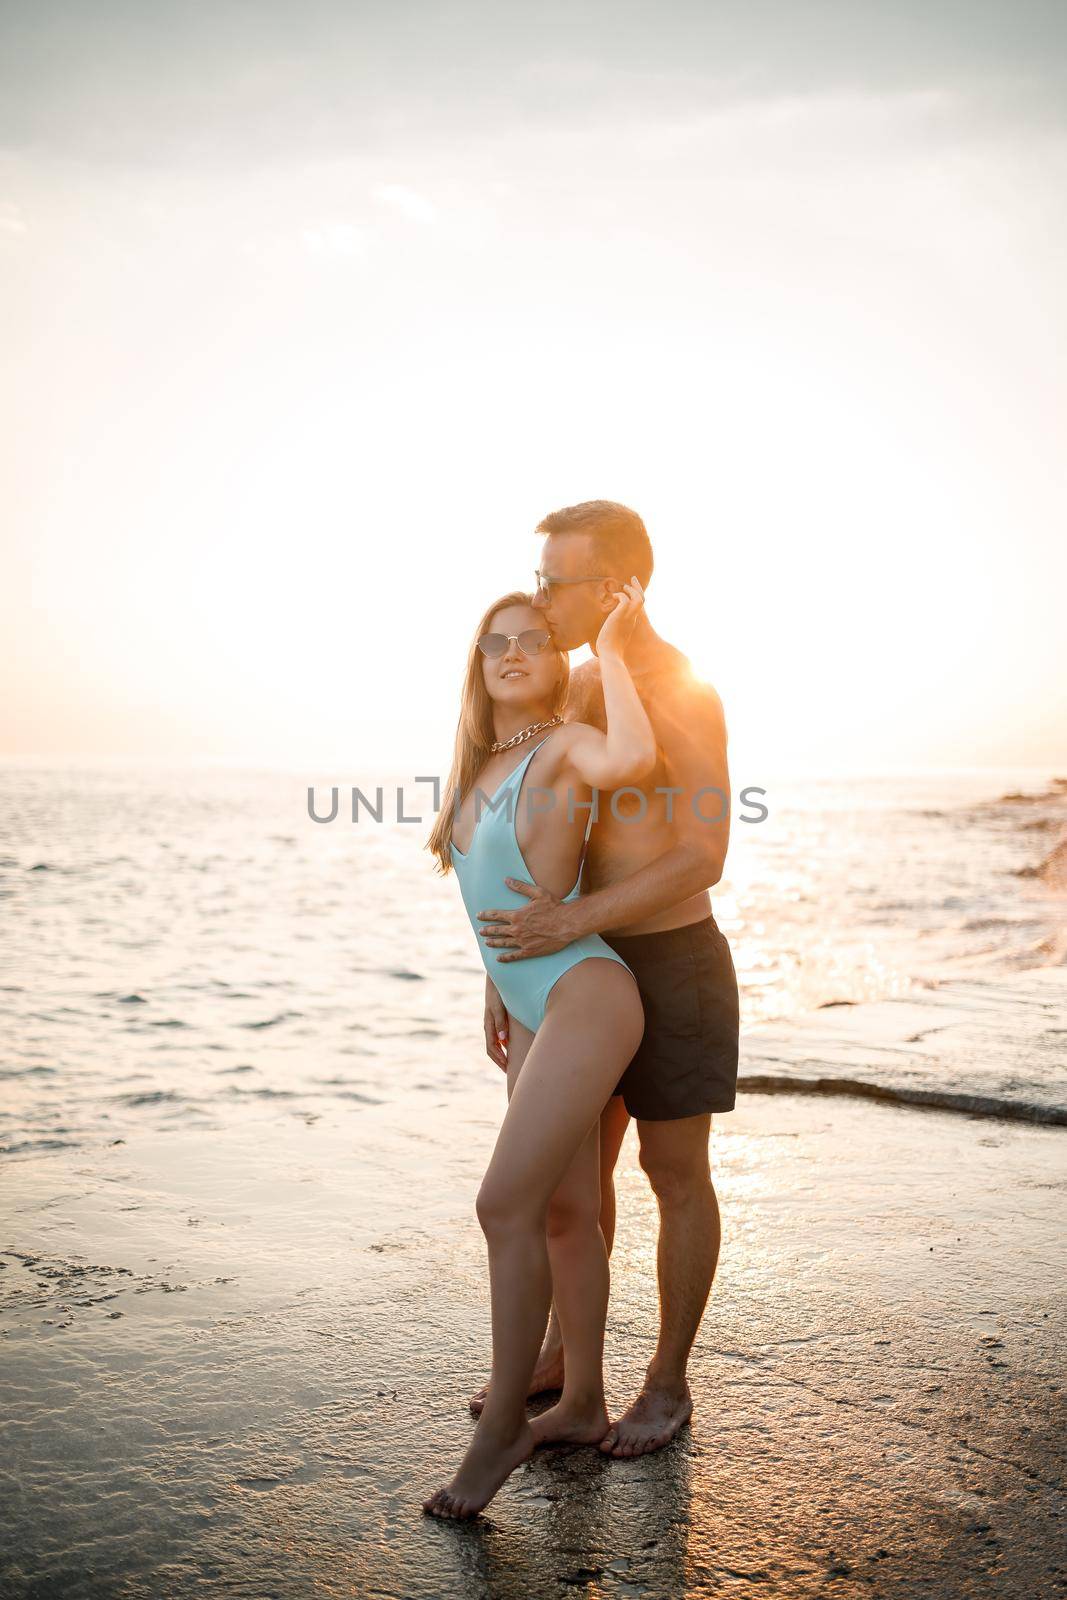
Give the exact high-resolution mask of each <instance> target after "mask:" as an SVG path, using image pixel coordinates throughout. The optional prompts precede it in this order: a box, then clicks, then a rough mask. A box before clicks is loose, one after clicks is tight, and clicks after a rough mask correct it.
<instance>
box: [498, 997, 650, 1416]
mask: <svg viewBox="0 0 1067 1600" xmlns="http://www.w3.org/2000/svg"><path fill="white" fill-rule="evenodd" d="M533 1038H534V1035H533V1034H532V1033H531V1032H530V1031H529V1029H528V1028H524V1027H523V1026H522V1024H521V1023H519V1024H518V1030H516V1025H515V1019H514V1018H512V1019H511V1028H510V1031H509V1039H510V1046H509V1050H508V1092H509V1094H510V1092H511V1088H512V1087H513V1084H514V1082H515V1081H516V1079H517V1073H516V1074H515V1076H514V1077H513V1076H512V1066H513V1062H515V1059H516V1056H518V1061H517V1065H518V1068H519V1070H521V1067H522V1062H523V1061H524V1060H525V1058H526V1052H527V1050H528V1049H529V1048H530V1045H531V1044H532V1043H533ZM629 1125H630V1113H629V1112H628V1111H627V1109H626V1107H625V1106H624V1105H623V1102H622V1096H621V1095H612V1097H611V1099H610V1100H609V1101H608V1103H607V1105H606V1106H605V1107H604V1110H603V1112H602V1113H601V1117H600V1129H599V1135H600V1161H599V1169H600V1231H601V1233H602V1234H603V1236H604V1244H605V1246H606V1247H607V1252H608V1255H609V1256H610V1255H611V1247H612V1244H613V1243H614V1240H615V1164H616V1162H617V1161H618V1159H619V1151H620V1150H621V1149H622V1141H623V1139H624V1138H625V1136H626V1129H627V1128H628V1127H629ZM564 1181H566V1180H564ZM548 1254H549V1260H550V1261H551V1263H552V1282H553V1286H554V1285H555V1282H556V1262H555V1255H554V1253H553V1248H552V1232H551V1229H550V1230H549V1237H548ZM554 1300H555V1288H554V1287H553V1302H554ZM564 1375H565V1372H564V1361H563V1334H562V1331H561V1329H560V1325H559V1317H558V1316H557V1314H556V1306H555V1303H553V1306H552V1315H551V1317H550V1318H549V1323H548V1332H547V1333H546V1334H545V1339H544V1343H543V1345H542V1346H541V1353H540V1355H539V1356H538V1357H537V1363H536V1365H535V1367H534V1370H533V1374H532V1376H531V1378H530V1390H529V1395H528V1398H531V1399H532V1398H533V1396H534V1395H539V1394H550V1393H552V1391H553V1390H556V1389H562V1388H563V1381H564ZM488 1393H489V1385H488V1384H485V1385H484V1386H483V1387H482V1388H481V1389H479V1390H478V1392H477V1394H473V1395H471V1398H470V1400H469V1402H468V1404H469V1406H470V1409H471V1411H472V1412H473V1414H474V1415H475V1416H476V1417H477V1416H480V1415H481V1412H482V1407H483V1406H484V1405H485V1397H486V1395H487V1394H488Z"/></svg>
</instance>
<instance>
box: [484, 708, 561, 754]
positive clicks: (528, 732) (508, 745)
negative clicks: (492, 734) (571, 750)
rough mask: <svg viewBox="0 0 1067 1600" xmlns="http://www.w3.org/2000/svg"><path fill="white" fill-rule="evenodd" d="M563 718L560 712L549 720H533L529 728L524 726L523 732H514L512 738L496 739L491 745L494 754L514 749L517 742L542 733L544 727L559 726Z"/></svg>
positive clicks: (519, 742) (520, 742)
mask: <svg viewBox="0 0 1067 1600" xmlns="http://www.w3.org/2000/svg"><path fill="white" fill-rule="evenodd" d="M562 721H563V718H562V717H561V716H560V714H559V712H558V711H557V712H556V715H555V716H554V717H549V719H548V721H547V722H532V723H531V724H530V726H529V727H528V728H523V730H522V732H521V733H515V734H512V736H511V738H510V739H504V740H500V739H494V740H493V742H492V744H491V745H490V746H489V748H490V750H491V751H492V753H493V755H495V756H498V755H499V754H500V752H501V751H502V750H513V749H514V748H515V746H516V745H517V744H523V743H524V742H525V740H527V739H532V738H533V736H534V734H535V733H540V732H541V729H542V728H558V727H559V725H560V723H561V722H562Z"/></svg>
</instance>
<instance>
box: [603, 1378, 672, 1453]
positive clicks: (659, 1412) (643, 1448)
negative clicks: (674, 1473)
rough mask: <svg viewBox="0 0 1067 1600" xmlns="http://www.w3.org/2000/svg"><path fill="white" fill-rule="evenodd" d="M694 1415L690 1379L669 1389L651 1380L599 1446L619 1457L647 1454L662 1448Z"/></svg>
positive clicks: (613, 1424)
mask: <svg viewBox="0 0 1067 1600" xmlns="http://www.w3.org/2000/svg"><path fill="white" fill-rule="evenodd" d="M692 1415H693V1400H692V1396H691V1395H690V1393H689V1385H688V1384H687V1383H683V1384H682V1386H681V1388H669V1389H667V1388H654V1387H653V1386H652V1385H651V1384H649V1385H647V1386H646V1387H645V1388H644V1389H642V1390H641V1393H640V1394H639V1395H638V1397H637V1399H636V1400H635V1401H634V1403H633V1405H632V1406H631V1407H630V1409H629V1410H628V1411H626V1412H624V1413H623V1415H622V1416H621V1417H620V1418H619V1420H618V1421H617V1422H613V1423H612V1425H611V1427H610V1428H609V1429H608V1431H607V1433H606V1434H605V1435H604V1437H603V1439H601V1441H600V1448H601V1450H603V1452H604V1454H605V1455H609V1456H617V1457H619V1458H623V1457H629V1456H645V1455H648V1454H649V1452H650V1451H652V1450H662V1449H663V1446H664V1445H665V1444H670V1442H671V1440H672V1439H673V1438H674V1436H675V1435H676V1434H677V1433H678V1431H679V1429H680V1428H684V1427H685V1424H686V1423H687V1422H688V1421H689V1418H690V1417H691V1416H692Z"/></svg>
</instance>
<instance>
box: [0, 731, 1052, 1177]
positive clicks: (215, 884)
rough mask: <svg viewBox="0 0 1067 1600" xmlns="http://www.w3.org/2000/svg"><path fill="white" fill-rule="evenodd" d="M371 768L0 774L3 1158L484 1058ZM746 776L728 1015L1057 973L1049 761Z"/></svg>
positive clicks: (723, 893)
mask: <svg viewBox="0 0 1067 1600" xmlns="http://www.w3.org/2000/svg"><path fill="white" fill-rule="evenodd" d="M378 782H380V783H382V787H383V791H384V795H385V803H384V804H383V806H382V808H381V810H382V817H381V820H380V821H378V820H377V819H376V818H375V817H373V816H372V815H370V814H369V811H368V809H367V808H366V807H364V806H363V805H359V806H358V807H357V813H358V820H356V821H353V819H352V806H351V788H352V786H351V785H349V784H345V783H338V784H337V788H338V806H337V815H336V817H335V818H334V819H333V820H332V821H330V822H323V821H318V820H314V817H313V815H312V813H313V812H314V813H315V816H319V817H322V816H327V815H329V813H330V810H331V799H332V796H331V784H330V783H329V782H324V781H323V779H322V777H321V775H318V776H317V777H316V779H315V780H313V781H312V780H309V778H308V776H307V774H303V773H298V772H289V771H287V772H271V771H262V770H257V771H241V770H235V769H230V768H222V767H197V768H189V769H181V770H179V769H164V768H157V767H149V766H143V765H142V766H134V765H118V764H112V765H108V766H99V767H93V766H88V765H81V766H59V765H47V764H44V763H39V762H8V763H7V764H6V765H4V766H2V767H0V1085H2V1093H0V1153H2V1154H3V1155H4V1156H5V1157H7V1158H8V1159H9V1160H18V1159H20V1158H24V1157H29V1156H38V1155H40V1154H41V1153H43V1152H47V1151H49V1150H57V1151H58V1150H64V1149H68V1150H69V1149H71V1148H82V1147H85V1148H89V1147H92V1146H94V1145H100V1144H103V1143H107V1142H111V1141H114V1140H115V1139H117V1138H120V1137H122V1136H123V1134H124V1132H125V1131H127V1130H130V1129H144V1128H145V1127H146V1126H150V1127H152V1128H154V1129H161V1130H165V1129H168V1128H182V1129H186V1128H201V1127H202V1128H203V1129H205V1130H210V1129H211V1128H213V1127H219V1126H222V1125H224V1124H226V1123H227V1122H228V1121H229V1120H232V1119H233V1118H235V1117H239V1118H241V1119H244V1120H247V1119H254V1118H257V1117H262V1118H272V1117H277V1116H294V1117H301V1118H304V1119H305V1120H309V1119H315V1118H318V1117H320V1116H322V1115H324V1114H327V1113H328V1111H329V1109H330V1108H331V1107H334V1108H337V1107H340V1106H341V1105H342V1104H343V1105H344V1107H345V1110H346V1112H347V1113H349V1114H351V1113H352V1112H358V1110H359V1108H360V1107H361V1106H372V1105H381V1104H383V1103H387V1102H388V1101H389V1100H390V1099H391V1098H392V1097H394V1096H395V1095H397V1093H398V1092H399V1091H401V1090H402V1091H403V1092H404V1094H405V1095H407V1094H409V1093H415V1094H420V1093H425V1094H426V1095H427V1096H428V1097H432V1096H434V1095H436V1094H438V1093H439V1091H440V1089H441V1087H442V1085H444V1084H446V1083H447V1085H448V1087H449V1089H450V1091H452V1092H456V1091H459V1092H462V1086H463V1084H464V1083H465V1082H473V1081H474V1080H475V1078H478V1079H481V1078H484V1075H485V1074H486V1073H493V1072H495V1071H496V1069H495V1068H493V1067H492V1065H491V1064H490V1063H489V1062H488V1061H487V1059H486V1057H485V1052H484V1045H483V1041H482V1022H481V1018H482V992H483V975H484V974H483V968H482V966H481V962H480V958H479V955H478V951H477V950H476V948H475V945H474V940H473V937H472V934H471V931H470V927H469V924H468V922H467V920H466V916H465V914H464V912H463V908H462V904H461V901H460V896H459V889H458V886H457V884H456V882H455V879H454V877H452V876H449V877H441V876H439V875H438V874H437V872H436V871H435V869H434V864H433V860H432V857H431V856H430V854H429V853H428V851H427V850H426V848H425V842H426V836H427V833H428V830H429V825H430V823H431V821H432V813H430V812H428V811H427V810H426V803H427V800H428V796H427V793H426V791H425V790H423V791H421V795H422V802H423V806H422V811H421V813H420V810H419V806H418V805H417V804H416V803H415V800H414V795H415V793H416V791H415V790H414V789H412V788H411V787H410V785H411V775H406V784H407V785H408V788H407V791H406V792H407V795H408V798H407V799H406V800H405V802H404V805H403V808H402V810H401V812H400V815H401V817H402V818H403V819H404V820H399V821H398V820H397V807H396V805H395V804H394V800H393V796H394V791H395V788H396V787H398V786H400V785H401V784H403V783H404V782H405V775H403V774H399V775H395V774H394V775H392V778H391V779H389V778H387V779H386V780H385V781H384V782H383V780H381V779H379V780H378ZM391 784H392V787H391V786H390V785H391ZM360 787H361V789H362V790H363V792H364V794H365V795H372V794H373V790H374V788H375V787H376V784H375V783H374V782H373V781H367V780H366V779H364V780H361V782H360ZM761 787H762V788H763V789H764V791H765V792H764V794H763V795H762V796H761V797H760V806H759V810H757V809H756V808H755V807H754V806H752V805H750V806H749V807H747V808H743V807H741V806H740V805H739V804H738V803H737V802H736V801H735V812H734V819H733V824H732V835H731V846H730V852H729V856H728V860H727V864H726V871H725V874H724V876H723V879H722V881H721V882H720V883H719V884H718V885H717V886H716V887H715V889H714V891H713V896H712V899H713V909H714V912H715V916H716V918H717V920H718V922H719V925H720V927H721V928H722V930H723V932H724V933H725V934H726V936H727V937H728V939H729V941H730V945H731V948H732V950H733V955H734V962H735V966H736V968H737V972H738V978H739V982H740V986H741V993H742V1015H743V1028H744V1029H746V1030H747V1029H751V1028H753V1027H755V1026H757V1025H758V1024H760V1023H761V1022H767V1021H770V1020H772V1019H789V1018H790V1017H793V1016H797V1015H798V1014H801V1013H804V1012H810V1011H811V1010H813V1009H814V1008H817V1007H820V1006H826V1005H829V1004H832V1003H841V1002H845V1001H850V1002H853V1003H856V1002H862V1001H866V1000H878V999H884V998H886V997H892V996H900V995H905V994H907V993H909V991H910V990H912V989H913V988H914V987H915V986H916V985H918V984H930V983H932V982H940V981H941V980H943V979H945V978H951V977H954V976H956V977H958V976H966V977H968V978H970V979H975V978H978V979H982V978H989V979H990V980H993V979H996V978H1000V977H1003V976H1004V975H1005V974H1011V973H1015V972H1018V971H1019V970H1021V969H1025V968H1029V967H1035V966H1042V967H1048V966H1063V965H1064V964H1065V963H1067V937H1065V926H1067V896H1065V893H1064V888H1065V885H1064V874H1063V854H1064V848H1065V845H1064V841H1065V839H1067V780H1065V779H1064V778H1063V776H1062V775H1060V776H1057V774H1056V773H1054V772H1052V771H1045V770H1041V771H1037V770H1034V769H1025V770H1023V771H1017V770H1001V769H995V770H990V769H982V770H974V771H953V772H921V773H916V772H911V773H907V774H899V773H898V774H893V775H886V776H867V777H862V778H858V777H853V778H819V779H815V778H792V779H788V778H786V779H782V780H781V781H778V782H768V783H766V784H765V785H762V786H761ZM764 808H765V810H766V815H765V816H760V817H759V820H745V819H746V818H752V817H757V816H759V812H760V811H761V810H763V809H764ZM409 817H411V818H414V819H416V820H407V819H408V818H409ZM1065 982H1067V979H1065ZM1020 1071H1021V1072H1022V1074H1023V1079H1025V1065H1023V1066H1022V1067H1020ZM1025 1088H1026V1085H1025V1081H1022V1083H1021V1088H1020V1092H1021V1093H1023V1094H1025ZM430 1103H431V1102H430V1100H429V1099H428V1100H427V1104H430Z"/></svg>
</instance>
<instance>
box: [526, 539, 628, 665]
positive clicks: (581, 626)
mask: <svg viewBox="0 0 1067 1600" xmlns="http://www.w3.org/2000/svg"><path fill="white" fill-rule="evenodd" d="M596 560H597V557H596V553H595V551H594V549H593V540H592V538H591V537H590V535H589V534H587V533H550V534H549V535H548V536H547V538H546V539H545V542H544V544H543V545H542V546H541V562H540V568H539V570H540V572H541V575H542V577H543V578H545V579H549V578H585V577H588V578H590V579H592V578H598V579H599V578H604V577H611V576H613V575H612V574H611V573H604V572H601V570H600V569H599V568H598V567H597V565H596ZM604 589H605V586H604V584H603V583H600V582H596V583H594V582H589V583H562V584H559V585H558V586H557V585H554V584H549V587H548V590H547V592H545V591H541V592H540V593H539V594H536V595H535V596H534V601H533V603H534V606H535V608H536V609H537V610H538V611H539V612H540V613H541V615H542V616H543V617H544V620H545V624H546V626H547V627H548V629H549V631H550V632H551V634H552V638H553V641H554V643H555V645H556V647H557V648H558V649H560V650H577V649H578V646H579V645H583V644H591V643H592V642H593V641H594V640H595V639H596V636H597V634H598V633H599V632H600V628H601V625H602V623H603V621H604V618H605V616H606V615H607V611H606V609H605V606H604V603H603V595H604Z"/></svg>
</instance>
